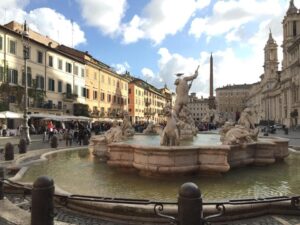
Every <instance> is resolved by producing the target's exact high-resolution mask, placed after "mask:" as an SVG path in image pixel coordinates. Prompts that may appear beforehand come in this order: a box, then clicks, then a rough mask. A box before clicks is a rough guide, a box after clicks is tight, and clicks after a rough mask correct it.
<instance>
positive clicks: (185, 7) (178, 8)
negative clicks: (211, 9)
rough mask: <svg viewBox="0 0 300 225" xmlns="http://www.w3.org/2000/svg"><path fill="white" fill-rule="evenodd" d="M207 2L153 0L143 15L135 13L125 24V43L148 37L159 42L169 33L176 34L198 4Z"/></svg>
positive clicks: (203, 5)
mask: <svg viewBox="0 0 300 225" xmlns="http://www.w3.org/2000/svg"><path fill="white" fill-rule="evenodd" d="M207 4H209V1H207V0H206V1H205V2H203V3H202V5H201V4H199V3H198V5H197V2H195V1H194V0H185V1H182V0H151V1H150V2H149V3H148V5H146V6H145V8H144V10H143V13H142V15H135V16H134V17H133V18H132V20H131V21H130V22H129V24H124V25H123V33H124V36H123V40H124V42H125V43H133V42H136V41H138V40H139V39H142V38H146V39H150V40H152V41H153V42H154V43H155V44H159V43H161V42H162V41H163V40H164V39H165V38H166V36H167V35H175V34H176V33H177V32H179V31H181V30H182V29H183V27H184V26H185V25H186V24H187V22H188V21H189V19H190V18H191V17H192V16H193V14H194V12H195V10H196V9H197V6H198V8H200V7H205V6H206V5H207ZM132 31H134V32H132ZM129 33H130V38H129V37H128V36H129Z"/></svg>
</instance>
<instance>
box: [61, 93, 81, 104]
mask: <svg viewBox="0 0 300 225" xmlns="http://www.w3.org/2000/svg"><path fill="white" fill-rule="evenodd" d="M77 97H78V95H76V94H72V93H68V92H66V93H63V101H64V102H74V101H76V100H77Z"/></svg>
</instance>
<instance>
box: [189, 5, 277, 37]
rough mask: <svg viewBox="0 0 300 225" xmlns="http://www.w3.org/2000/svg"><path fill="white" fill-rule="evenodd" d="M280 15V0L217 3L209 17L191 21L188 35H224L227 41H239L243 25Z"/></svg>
mask: <svg viewBox="0 0 300 225" xmlns="http://www.w3.org/2000/svg"><path fill="white" fill-rule="evenodd" d="M280 15H282V2H281V1H280V0H264V1H257V0H248V1H245V0H229V1H217V2H216V4H215V5H214V7H213V14H212V15H211V16H210V17H204V18H202V17H198V18H195V19H194V20H193V21H192V23H191V27H190V30H189V34H190V35H193V36H194V37H196V38H200V37H201V36H202V35H206V36H207V37H208V39H210V38H212V37H214V36H219V35H223V34H226V37H227V38H228V41H233V40H236V41H240V40H241V38H240V37H239V36H238V35H239V33H240V32H239V31H240V30H241V27H242V26H243V25H245V24H248V23H249V22H253V21H260V20H261V19H264V18H266V17H269V18H278V17H279V16H280Z"/></svg>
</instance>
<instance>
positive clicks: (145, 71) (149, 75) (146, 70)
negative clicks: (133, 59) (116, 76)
mask: <svg viewBox="0 0 300 225" xmlns="http://www.w3.org/2000/svg"><path fill="white" fill-rule="evenodd" d="M141 72H142V75H143V76H144V77H145V78H150V79H153V78H154V77H155V74H154V73H153V71H152V70H151V69H149V68H145V67H144V68H143V69H142V71H141Z"/></svg>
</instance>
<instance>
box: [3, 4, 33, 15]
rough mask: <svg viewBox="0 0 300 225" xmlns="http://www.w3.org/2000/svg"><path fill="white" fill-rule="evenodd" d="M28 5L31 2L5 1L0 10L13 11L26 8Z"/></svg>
mask: <svg viewBox="0 0 300 225" xmlns="http://www.w3.org/2000/svg"><path fill="white" fill-rule="evenodd" d="M28 3H29V0H5V1H1V2H0V8H1V9H7V10H11V9H13V8H24V7H25V6H26V5H28ZM3 15H4V14H3Z"/></svg>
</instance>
